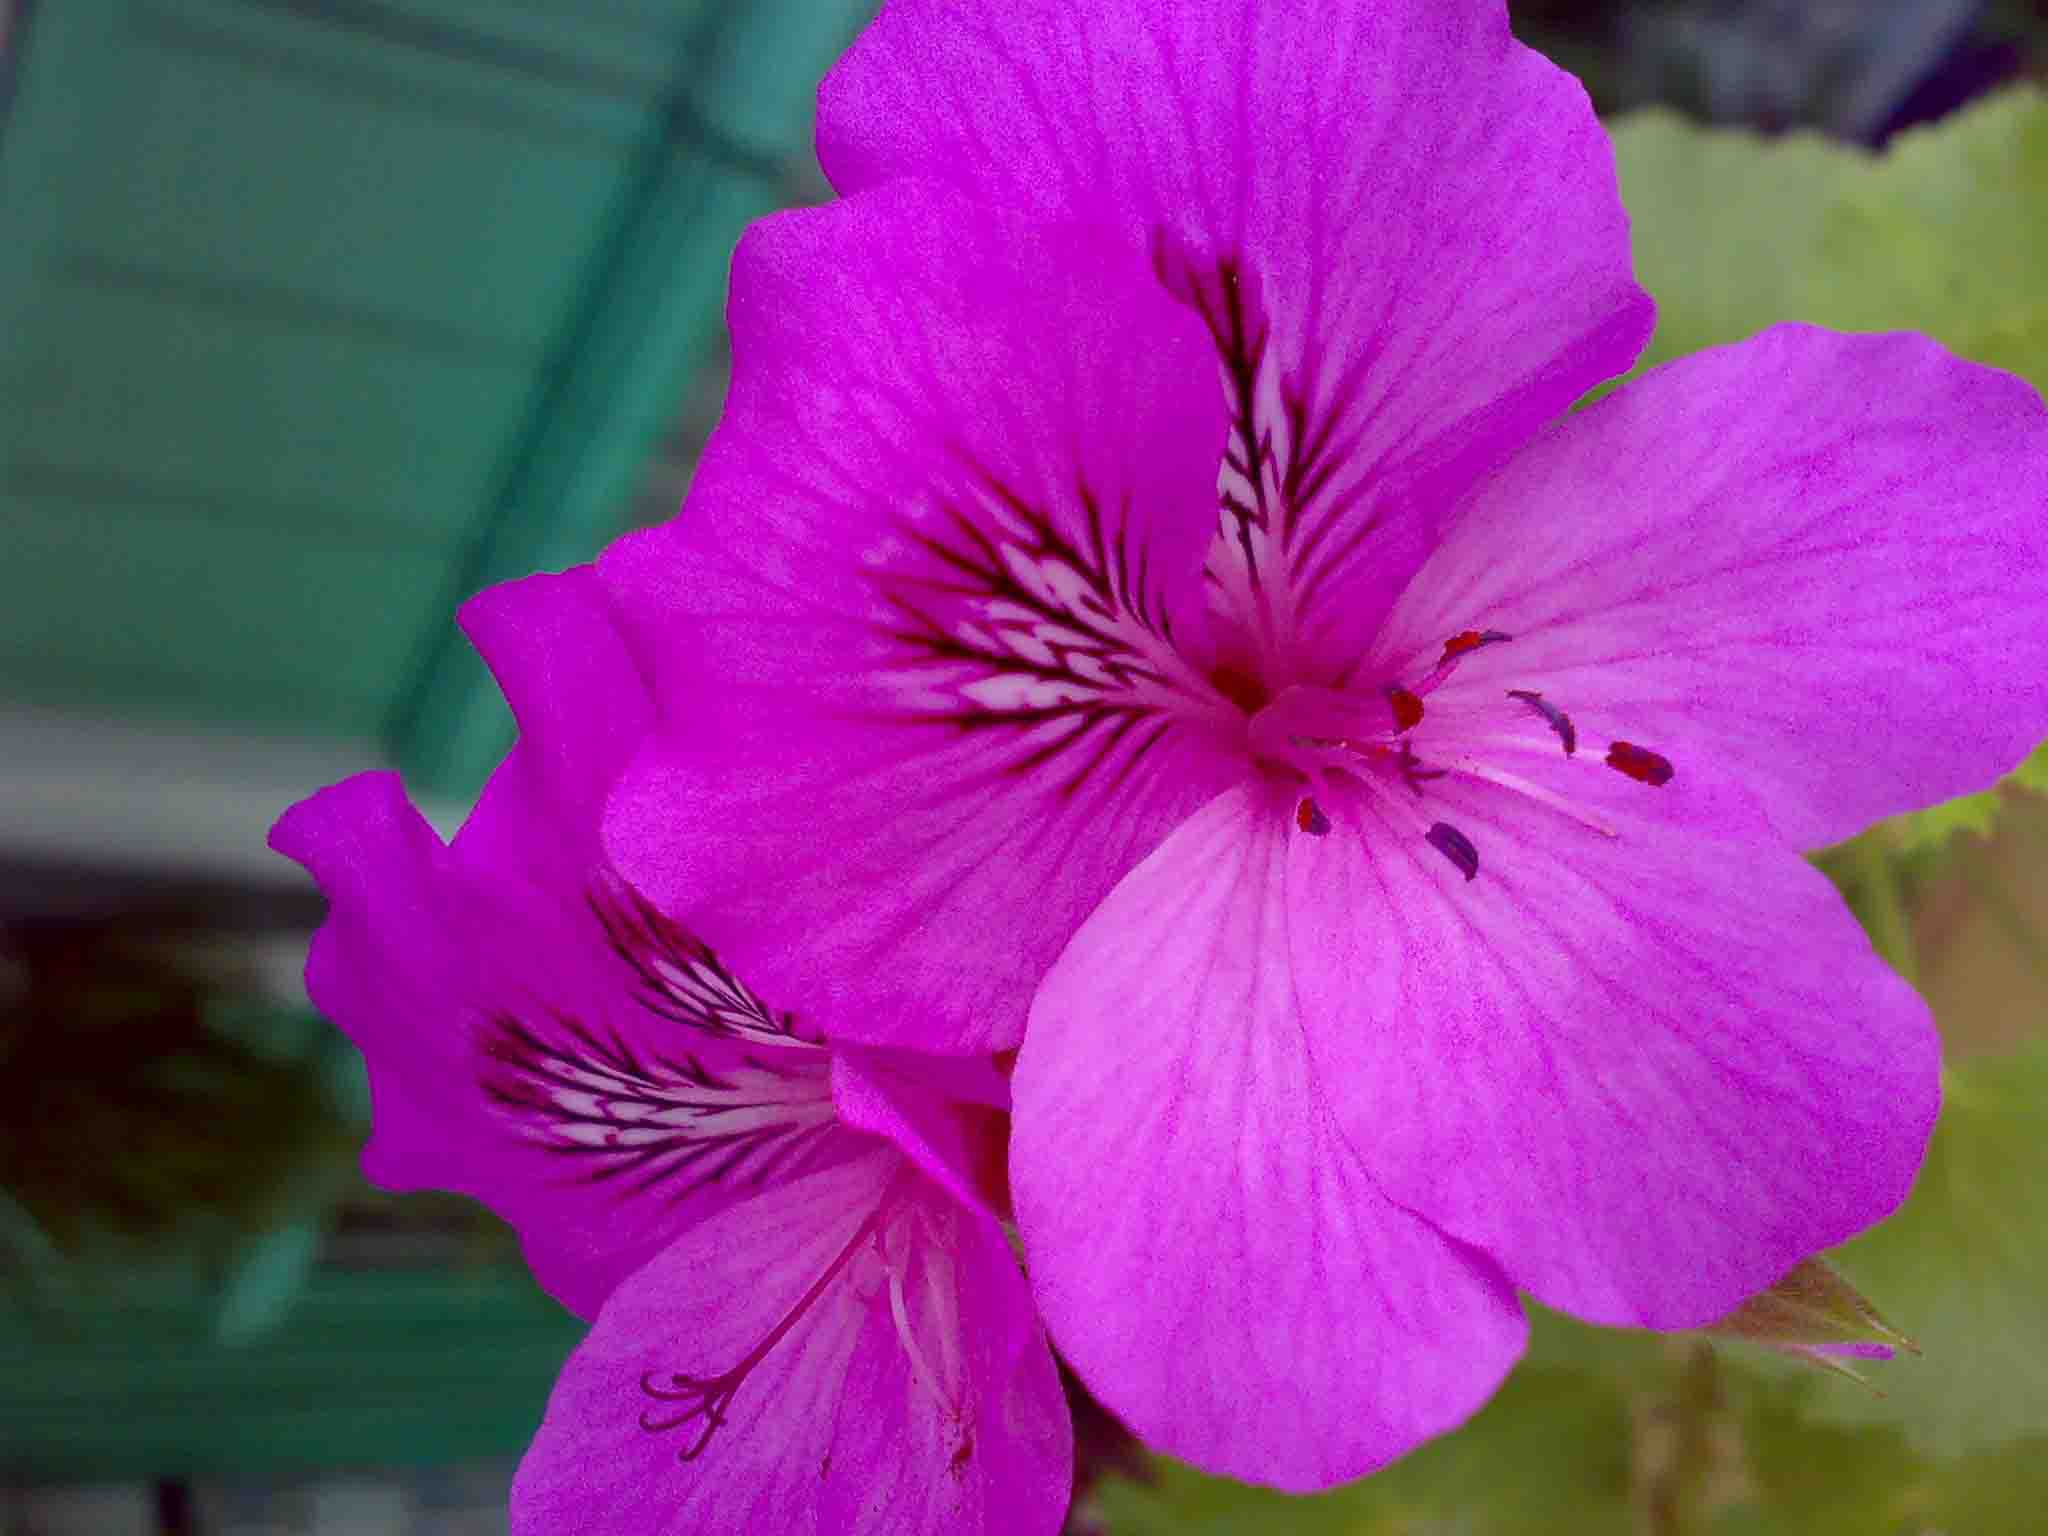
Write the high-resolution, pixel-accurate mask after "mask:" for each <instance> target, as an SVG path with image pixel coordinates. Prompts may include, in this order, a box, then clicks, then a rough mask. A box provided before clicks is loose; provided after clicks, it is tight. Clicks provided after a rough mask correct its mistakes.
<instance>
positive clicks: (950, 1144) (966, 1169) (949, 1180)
mask: <svg viewBox="0 0 2048 1536" xmlns="http://www.w3.org/2000/svg"><path fill="white" fill-rule="evenodd" d="M832 1103H833V1106H834V1107H835V1108H836V1109H837V1110H838V1113H839V1118H840V1120H841V1121H842V1122H843V1123H845V1124H847V1125H850V1126H854V1127H856V1128H857V1129H860V1130H863V1131H866V1132H868V1133H869V1134H870V1135H873V1136H881V1137H884V1138H886V1139H887V1140H889V1141H892V1142H894V1143H895V1144H896V1148H897V1150H898V1151H900V1152H902V1153H903V1154H904V1155H905V1156H906V1157H908V1158H909V1159H910V1160H911V1161H912V1162H913V1163H915V1164H916V1165H917V1167H918V1169H919V1171H920V1172H922V1173H923V1174H924V1175H925V1176H926V1177H927V1178H929V1179H930V1180H932V1182H933V1183H935V1184H937V1185H938V1186H939V1187H940V1188H942V1189H944V1190H945V1191H946V1192H947V1193H948V1194H950V1195H951V1196H952V1197H953V1198H954V1199H955V1200H957V1201H959V1202H960V1203H961V1204H962V1205H964V1206H967V1207H968V1208H970V1209H972V1210H977V1211H980V1212H981V1213H982V1214H983V1215H985V1216H987V1217H988V1218H989V1219H990V1220H992V1221H1000V1220H1003V1219H1006V1218H1007V1217H1008V1215H1009V1208H1010V1189H1009V1176H1008V1172H1007V1169H1008V1146H1007V1143H1008V1140H1009V1132H1010V1121H1009V1115H1008V1113H1007V1112H1008V1110H1009V1106H1010V1085H1009V1083H1008V1082H1006V1081H1005V1080H1004V1078H1003V1076H1002V1074H1001V1073H999V1072H997V1071H996V1069H995V1064H994V1062H993V1061H991V1060H990V1059H989V1058H988V1057H986V1056H928V1055H926V1054H924V1053H923V1052H921V1051H891V1050H877V1049H870V1048H868V1047H865V1046H859V1045H840V1046H838V1047H836V1048H835V1049H834V1050H833V1052H832Z"/></svg>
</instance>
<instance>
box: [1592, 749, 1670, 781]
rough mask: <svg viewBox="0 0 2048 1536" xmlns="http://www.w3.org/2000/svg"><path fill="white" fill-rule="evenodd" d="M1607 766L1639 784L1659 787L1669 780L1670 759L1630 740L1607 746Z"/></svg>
mask: <svg viewBox="0 0 2048 1536" xmlns="http://www.w3.org/2000/svg"><path fill="white" fill-rule="evenodd" d="M1607 766H1608V767H1610V768H1613V769H1615V770H1617V771H1619V772H1621V773H1625V774H1627V775H1628V776H1629V777H1630V778H1632V779H1634V780H1635V781H1636V782H1637V783H1639V784H1648V785H1650V786H1651V787H1652V788H1661V787H1662V786H1663V785H1666V784H1669V783H1670V782H1671V775H1672V772H1673V769H1672V767H1671V759H1669V758H1668V757H1665V756H1664V755H1663V754H1661V753H1657V752H1652V751H1651V750H1650V749H1649V748H1648V747H1639V746H1637V745H1636V744H1635V743H1634V742H1632V741H1617V742H1614V743H1612V744H1611V745H1610V746H1609V747H1608V748H1607Z"/></svg>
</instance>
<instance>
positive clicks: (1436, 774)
mask: <svg viewBox="0 0 2048 1536" xmlns="http://www.w3.org/2000/svg"><path fill="white" fill-rule="evenodd" d="M1396 763H1397V765H1398V766H1399V768H1400V770H1401V782H1402V783H1404V784H1406V785H1407V786H1408V787H1409V788H1410V789H1412V790H1413V791H1414V792H1415V793H1416V795H1417V796H1418V797H1419V796H1420V795H1421V794H1422V786H1423V785H1424V784H1426V783H1428V782H1429V781H1430V780H1431V779H1440V778H1442V777H1443V776H1444V775H1445V774H1447V773H1449V772H1450V771H1451V770H1450V769H1448V768H1425V767H1423V766H1422V759H1421V758H1419V757H1417V756H1416V755H1415V749H1414V748H1413V747H1411V746H1410V745H1409V744H1408V743H1407V742H1405V741H1404V742H1402V743H1401V755H1400V757H1399V758H1397V759H1396Z"/></svg>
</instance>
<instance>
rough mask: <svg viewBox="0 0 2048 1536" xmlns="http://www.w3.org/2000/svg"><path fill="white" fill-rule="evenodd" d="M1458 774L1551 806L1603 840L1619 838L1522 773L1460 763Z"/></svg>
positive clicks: (1605, 825)
mask: <svg viewBox="0 0 2048 1536" xmlns="http://www.w3.org/2000/svg"><path fill="white" fill-rule="evenodd" d="M1458 771H1459V772H1460V773H1462V774H1465V775H1466V776H1467V777H1469V778H1474V779H1480V780H1482V781H1484V782H1485V783H1488V784H1497V785H1499V786H1500V787H1501V788H1502V789H1511V790H1513V791H1514V792H1515V793H1516V794H1518V795H1526V796H1527V797H1528V798H1529V799H1531V800H1534V801H1535V802H1536V803H1537V804H1538V805H1547V806H1549V807H1550V808H1551V809H1552V810H1553V811H1556V812H1557V813H1558V814H1559V815H1560V816H1569V817H1570V818H1571V819H1572V820H1573V821H1576V822H1577V823H1578V824H1579V825H1580V826H1582V827H1586V828H1589V829H1591V830H1592V831H1595V832H1598V833H1599V834H1600V835H1601V836H1602V837H1617V836H1619V835H1620V834H1619V833H1617V832H1616V831H1615V830H1614V828H1612V827H1610V826H1608V825H1607V824H1606V823H1605V822H1600V821H1595V820H1594V819H1593V818H1592V817H1591V816H1588V815H1587V814H1586V813H1585V812H1584V811H1582V810H1580V809H1579V808H1578V807H1577V806H1576V805H1573V804H1572V803H1571V801H1569V800H1567V799H1565V798H1564V796H1562V795H1559V794H1553V793H1552V792H1551V791H1549V790H1547V789H1545V788H1544V787H1543V786H1542V785H1540V784H1532V783H1530V782H1529V781H1528V780H1527V779H1525V778H1523V777H1522V776H1521V775H1520V774H1519V773H1509V772H1508V771H1507V770H1506V769H1504V768H1494V767H1489V766H1486V765H1484V764H1479V763H1459V764H1458Z"/></svg>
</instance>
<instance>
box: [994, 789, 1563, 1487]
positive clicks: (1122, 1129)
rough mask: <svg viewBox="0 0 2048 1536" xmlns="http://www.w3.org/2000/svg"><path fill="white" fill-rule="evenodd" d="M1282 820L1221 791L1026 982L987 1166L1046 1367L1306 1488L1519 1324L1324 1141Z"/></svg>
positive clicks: (1443, 1246) (1438, 1241) (1471, 1271)
mask: <svg viewBox="0 0 2048 1536" xmlns="http://www.w3.org/2000/svg"><path fill="white" fill-rule="evenodd" d="M1287 811H1288V808H1287V807H1286V806H1285V805H1281V804H1277V803H1275V800H1274V796H1273V795H1272V794H1271V793H1269V792H1268V791H1267V790H1266V789H1264V788H1263V787H1260V788H1241V789H1236V790H1232V791H1230V792H1229V793H1227V794H1225V795H1223V796H1221V797H1219V798H1218V799H1217V800H1216V801H1215V802H1213V803H1212V804H1211V805H1209V806H1208V807H1206V808H1205V809H1203V810H1202V811H1201V812H1200V813H1199V814H1198V815H1196V816H1195V817H1194V818H1193V819H1191V820H1190V821H1189V822H1188V823H1187V824H1186V825H1185V826H1183V827H1182V828H1180V829H1179V830H1178V831H1176V832H1175V833H1174V835H1173V836H1172V837H1171V838H1169V839H1168V840H1167V841H1166V843H1165V844H1163V845H1162V846H1161V847H1160V848H1159V849H1158V851H1157V852H1155V853H1154V854H1153V855H1152V856H1151V857H1150V858H1149V859H1147V860H1146V861H1145V862H1144V863H1143V864H1141V865H1140V866H1139V867H1138V868H1137V869H1136V870H1135V871H1133V872H1132V873H1131V874H1130V875H1129V876H1127V877H1126V878H1125V880H1124V881H1123V882H1122V884H1120V885H1119V886H1118V887H1117V888H1116V890H1115V892H1113V893H1112V894H1111V896H1110V898H1109V899H1108V900H1107V901H1106V902H1104V903H1103V905H1102V907H1101V908H1100V910H1098V911H1097V912H1096V914H1095V915H1094V916H1093V917H1091V918H1090V919H1089V920H1088V922H1087V923H1086V925H1084V926H1083V927H1082V929H1081V931H1080V932H1079V933H1078V934H1076V935H1075V937H1074V941H1073V943H1072V944H1070V945H1069V946H1068V947H1067V951H1066V953H1065V954H1063V955H1062V956H1061V957H1060V960H1059V963H1058V964H1057V965H1056V966H1055V967H1054V968H1053V970H1052V972H1051V974H1050V975H1048V976H1047V977H1046V980H1045V985H1044V986H1043V987H1042V988H1041V989H1040V991H1039V994H1038V998H1037V1000H1036V1001H1035V1002H1034V1004H1033V1006H1032V1011H1031V1029H1030V1033H1029V1034H1028V1036H1027V1037H1026V1039H1025V1043H1024V1049H1023V1051H1022V1053H1021V1054H1020V1055H1019V1057H1018V1060H1017V1070H1016V1076H1015V1078H1014V1080H1013V1082H1012V1091H1013V1092H1014V1094H1015V1098H1016V1131H1015V1135H1014V1138H1013V1141H1012V1146H1011V1178H1012V1180H1013V1181H1014V1184H1015V1187H1016V1197H1017V1211H1018V1220H1019V1225H1020V1228H1021V1230H1022V1232H1023V1236H1024V1242H1025V1248H1026V1251H1027V1254H1028V1255H1029V1263H1030V1270H1031V1277H1032V1287H1033V1289H1034V1291H1035V1292H1036V1293H1037V1295H1038V1298H1039V1304H1040V1307H1041V1309H1042V1311H1043V1312H1044V1315H1045V1318H1046V1321H1047V1325H1048V1327H1049V1328H1050V1329H1051V1331H1052V1334H1053V1337H1054V1339H1055V1341H1056V1342H1057V1343H1058V1345H1059V1347H1060V1350H1061V1352H1062V1353H1063V1354H1064V1355H1065V1356H1066V1358H1067V1359H1068V1360H1069V1361H1070V1362H1071V1363H1072V1364H1073V1366H1074V1368H1075V1369H1076V1370H1077V1371H1078V1372H1079V1373H1080V1375H1081V1377H1082V1378H1083V1380H1085V1381H1086V1382H1087V1384H1088V1386H1089V1387H1090V1389H1091V1390H1093V1391H1094V1392H1095V1393H1096V1394H1097V1395H1098V1396H1099V1397H1100V1398H1101V1399H1102V1401H1103V1402H1104V1403H1105V1404H1107V1405H1108V1406H1109V1407H1110V1408H1112V1409H1113V1410H1115V1412H1116V1413H1117V1414H1118V1415H1120V1416H1121V1417H1122V1418H1123V1419H1124V1420H1125V1421H1126V1422H1127V1423H1128V1424H1129V1425H1130V1426H1131V1428H1132V1429H1133V1430H1134V1431H1135V1432H1136V1433H1137V1434H1138V1435H1139V1436H1140V1437H1141V1438H1142V1439H1144V1440H1145V1441H1146V1442H1147V1443H1148V1444H1150V1445H1152V1446H1154V1447H1155V1448H1157V1449H1159V1450H1162V1451H1165V1452H1167V1453H1169V1454H1171V1455H1175V1456H1179V1457H1183V1458H1185V1459H1187V1460H1189V1461H1192V1462H1194V1463H1196V1464H1197V1465H1199V1466H1202V1467H1204V1468H1206V1469H1208V1470H1210V1471H1215V1472H1220V1473H1224V1474H1227V1475H1229V1476H1232V1477H1239V1478H1245V1479H1249V1480H1252V1481H1256V1482H1262V1483H1272V1484H1275V1485H1277V1486H1279V1487H1282V1488H1288V1489H1295V1490H1307V1489H1313V1488H1320V1487H1326V1486H1328V1485H1330V1484H1332V1483H1336V1482H1341V1481H1343V1480H1344V1479H1346V1478H1352V1477H1358V1476H1360V1475H1362V1474H1364V1473H1366V1472H1369V1471H1371V1470H1372V1469H1373V1468H1375V1467H1377V1466H1379V1465H1381V1464H1382V1463H1384V1462H1386V1461H1389V1460H1391V1459H1392V1458H1393V1457H1395V1456H1398V1455H1400V1454H1401V1453H1402V1452H1404V1451H1406V1450H1408V1449H1409V1448H1411V1447H1412V1446H1414V1445H1416V1444H1417V1443H1418V1442H1420V1441H1421V1440H1423V1439H1425V1438H1427V1437H1428V1436H1430V1435H1433V1434H1438V1433H1440V1432H1442V1431H1444V1430H1447V1429H1449V1428H1451V1427H1452V1426H1453V1425H1455V1424H1457V1423H1459V1422H1460V1421H1461V1420H1462V1419H1464V1418H1465V1417H1466V1416H1467V1415H1468V1414H1470V1413H1471V1412H1472V1411H1473V1410H1474V1409H1475V1408H1477V1407H1478V1406H1479V1405H1480V1404H1481V1403H1482V1402H1483V1401H1485V1399H1486V1398H1487V1397H1488V1396H1489V1395H1490V1394H1491V1393H1492V1391H1493V1389H1494V1388H1495V1387H1496V1386H1497V1385H1498V1384H1499V1382H1500V1379H1501V1377H1502V1376H1503V1375H1504V1374H1505V1373H1506V1371H1507V1369H1508V1367H1509V1366H1510V1365H1511V1364H1512V1363H1513V1361H1514V1359H1515V1357H1516V1355H1517V1354H1518V1353H1519V1351H1520V1348H1521V1342H1522V1338H1523V1333H1524V1324H1523V1319H1522V1315H1521V1313H1520V1311H1519V1310H1518V1308H1517V1307H1516V1304H1515V1300H1514V1297H1513V1296H1512V1294H1511V1293H1510V1292H1509V1290H1508V1287H1507V1285H1506V1282H1505V1281H1504V1280H1503V1279H1502V1278H1501V1276H1500V1274H1499V1273H1498V1271H1496V1270H1495V1269H1494V1268H1493V1267H1492V1265H1491V1264H1489V1263H1488V1262H1487V1261H1486V1260H1485V1259H1484V1258H1482V1257H1479V1256H1477V1255H1475V1254H1473V1253H1471V1252H1470V1251H1469V1250H1467V1249H1465V1248H1463V1247H1462V1246H1461V1245H1459V1244H1458V1243H1456V1242H1453V1241H1450V1240H1448V1239H1446V1238H1445V1237H1444V1236H1443V1235H1442V1234H1441V1233H1440V1232H1439V1231H1438V1230H1437V1229H1436V1228H1434V1227H1432V1226H1430V1225H1429V1224H1428V1223H1427V1222H1424V1221H1422V1220H1419V1219H1418V1218H1416V1217H1414V1216H1412V1215H1410V1214H1409V1213H1408V1212H1406V1211H1403V1210H1401V1209H1400V1208H1399V1207H1397V1206H1395V1205H1393V1204H1391V1203H1390V1202H1389V1201H1388V1200H1387V1199H1386V1198H1385V1196H1383V1195H1382V1194H1381V1193H1380V1191H1379V1190H1378V1188H1377V1187H1376V1186H1375V1185H1374V1183H1373V1181H1372V1180H1371V1178H1369V1177H1368V1176H1367V1174H1366V1172H1365V1171H1364V1169H1363V1167H1362V1166H1361V1164H1360V1162H1359V1160H1358V1159H1357V1157H1356V1156H1355V1155H1354V1154H1353V1153H1352V1152H1351V1151H1350V1149H1349V1148H1348V1147H1347V1146H1346V1145H1345V1143H1344V1141H1343V1139H1342V1138H1341V1137H1340V1136H1339V1135H1338V1134H1337V1131H1336V1127H1335V1125H1334V1123H1333V1122H1332V1120H1331V1117H1330V1114H1329V1111H1328V1108H1327V1107H1326V1104H1325V1100H1324V1093H1323V1089H1322V1087H1321V1085H1320V1083H1319V1082H1318V1080H1317V1078H1316V1075H1315V1073H1314V1071H1313V1070H1312V1063H1311V1061H1310V1058H1309V1054H1308V1051H1307V1048H1306V1046H1305V1044H1304V1040H1303V1020H1302V1017H1301V1014H1300V1012H1299V1010H1298V1009H1297V1007H1296V1004H1295V998H1294V991H1293V987H1292V983H1291V979H1290V976H1289V969H1290V960H1289V953H1288V943H1287V922H1288V918H1287V912H1286V908H1285V904H1284V895H1283V887H1282V879H1281V876H1282V870H1283V868H1284V865H1285V859H1286V848H1285V844H1284V842H1283V838H1284V836H1285V833H1284V832H1283V831H1282V830H1281V829H1283V828H1285V827H1287V826H1288V825H1290V822H1289V819H1288V814H1287Z"/></svg>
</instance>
